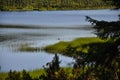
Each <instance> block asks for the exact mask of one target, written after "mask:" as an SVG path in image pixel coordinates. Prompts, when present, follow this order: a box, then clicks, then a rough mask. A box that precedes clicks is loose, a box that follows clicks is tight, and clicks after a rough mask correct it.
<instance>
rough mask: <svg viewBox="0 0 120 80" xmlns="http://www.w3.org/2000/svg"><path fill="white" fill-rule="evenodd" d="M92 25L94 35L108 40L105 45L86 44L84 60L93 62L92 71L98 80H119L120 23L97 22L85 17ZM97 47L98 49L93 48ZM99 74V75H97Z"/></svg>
mask: <svg viewBox="0 0 120 80" xmlns="http://www.w3.org/2000/svg"><path fill="white" fill-rule="evenodd" d="M119 17H120V16H119ZM86 19H87V20H88V21H89V22H90V23H92V24H93V25H94V28H95V29H96V35H97V36H98V37H99V38H101V39H108V38H109V39H110V41H109V42H106V43H102V44H101V43H96V44H94V43H93V44H88V45H87V46H90V48H89V51H88V52H89V53H90V55H87V58H86V60H87V59H88V61H89V62H90V63H91V62H94V67H93V70H92V71H94V73H95V75H96V76H97V77H98V78H99V79H100V80H106V79H109V80H119V79H120V76H119V74H120V61H119V60H120V49H119V46H120V21H113V22H108V21H98V20H95V19H92V18H90V17H89V16H86ZM95 45H97V46H98V47H95ZM103 47H104V48H103ZM98 72H99V73H98Z"/></svg>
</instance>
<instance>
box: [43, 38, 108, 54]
mask: <svg viewBox="0 0 120 80" xmlns="http://www.w3.org/2000/svg"><path fill="white" fill-rule="evenodd" d="M106 41H107V40H101V39H99V38H97V37H86V38H77V39H75V40H73V41H68V42H66V41H61V42H58V43H56V44H53V45H48V46H46V47H45V48H44V50H45V51H47V52H50V53H60V54H65V55H67V56H70V55H71V54H74V52H75V51H76V52H84V53H87V52H88V49H89V47H85V48H83V45H86V44H90V43H98V42H99V43H104V42H106ZM73 49H74V50H73ZM66 51H68V52H69V54H68V53H67V54H66ZM76 52H75V53H76Z"/></svg>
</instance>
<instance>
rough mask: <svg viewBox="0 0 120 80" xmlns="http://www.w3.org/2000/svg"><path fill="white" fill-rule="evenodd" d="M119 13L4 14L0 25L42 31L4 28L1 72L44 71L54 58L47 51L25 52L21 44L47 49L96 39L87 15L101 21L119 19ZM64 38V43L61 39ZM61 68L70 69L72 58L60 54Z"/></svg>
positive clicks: (0, 35)
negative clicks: (53, 45)
mask: <svg viewBox="0 0 120 80" xmlns="http://www.w3.org/2000/svg"><path fill="white" fill-rule="evenodd" d="M119 12H120V11H119V10H118V11H111V10H81V11H40V12H39V11H28V12H0V24H12V25H29V26H32V27H35V26H37V27H42V28H39V29H27V28H26V29H24V28H0V40H1V41H0V66H1V71H9V70H10V69H12V70H22V69H26V70H33V69H37V68H42V66H43V65H45V64H46V63H47V62H50V61H51V60H52V58H53V56H54V55H53V54H49V53H46V52H45V51H39V52H21V51H17V50H16V49H17V48H19V47H20V46H21V45H24V44H29V45H30V46H35V47H36V46H38V47H44V46H46V45H49V44H54V43H56V42H59V41H69V40H73V39H75V38H78V37H94V36H96V35H94V34H93V32H94V30H93V29H92V28H91V26H90V24H89V23H88V22H86V21H85V16H86V15H87V16H90V17H92V18H94V19H98V20H108V21H114V20H118V17H117V15H118V14H119ZM58 38H60V40H58ZM59 56H60V60H62V63H61V66H70V65H68V63H70V62H72V61H74V60H73V58H71V57H66V56H63V55H59Z"/></svg>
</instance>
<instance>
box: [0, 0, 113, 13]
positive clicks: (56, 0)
mask: <svg viewBox="0 0 120 80" xmlns="http://www.w3.org/2000/svg"><path fill="white" fill-rule="evenodd" d="M108 7H109V8H110V7H113V5H112V1H110V0H108V1H103V0H0V10H1V11H2V10H65V9H94V8H108Z"/></svg>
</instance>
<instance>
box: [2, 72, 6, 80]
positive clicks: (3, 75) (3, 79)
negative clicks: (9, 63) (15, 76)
mask: <svg viewBox="0 0 120 80" xmlns="http://www.w3.org/2000/svg"><path fill="white" fill-rule="evenodd" d="M7 75H8V73H7V72H0V80H5V78H6V77H7Z"/></svg>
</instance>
